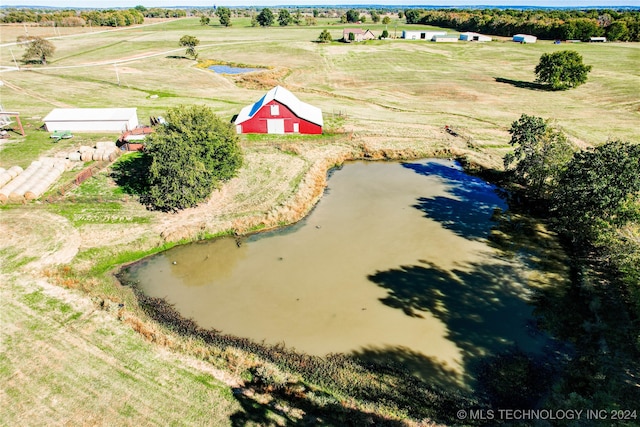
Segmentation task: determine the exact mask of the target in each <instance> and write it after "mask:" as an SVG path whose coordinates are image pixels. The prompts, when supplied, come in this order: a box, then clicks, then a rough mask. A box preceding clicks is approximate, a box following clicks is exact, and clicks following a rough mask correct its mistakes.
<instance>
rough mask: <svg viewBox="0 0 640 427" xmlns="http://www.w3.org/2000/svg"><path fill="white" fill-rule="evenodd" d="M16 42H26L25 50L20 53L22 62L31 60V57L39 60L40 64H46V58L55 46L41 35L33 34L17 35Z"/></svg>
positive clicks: (53, 50)
mask: <svg viewBox="0 0 640 427" xmlns="http://www.w3.org/2000/svg"><path fill="white" fill-rule="evenodd" d="M18 43H26V45H27V50H26V51H25V52H24V54H23V55H22V60H23V61H24V62H28V61H31V60H32V59H34V58H35V59H37V60H39V61H40V62H41V63H42V65H47V58H49V57H50V56H52V55H53V52H55V50H56V47H55V46H54V45H53V44H52V43H51V42H50V41H48V40H45V39H43V38H42V37H33V36H29V37H27V36H21V37H18Z"/></svg>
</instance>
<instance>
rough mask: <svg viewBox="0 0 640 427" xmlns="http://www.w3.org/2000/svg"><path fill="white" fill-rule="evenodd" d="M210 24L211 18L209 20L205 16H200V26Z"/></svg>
mask: <svg viewBox="0 0 640 427" xmlns="http://www.w3.org/2000/svg"><path fill="white" fill-rule="evenodd" d="M210 22H211V18H209V17H208V16H206V15H202V16H201V17H200V25H209V23H210Z"/></svg>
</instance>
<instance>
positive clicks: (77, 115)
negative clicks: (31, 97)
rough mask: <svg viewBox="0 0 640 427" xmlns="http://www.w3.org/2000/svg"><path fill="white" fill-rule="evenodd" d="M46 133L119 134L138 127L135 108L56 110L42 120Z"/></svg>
mask: <svg viewBox="0 0 640 427" xmlns="http://www.w3.org/2000/svg"><path fill="white" fill-rule="evenodd" d="M44 124H45V127H46V128H47V131H49V132H53V131H57V130H69V131H71V132H114V133H120V132H124V131H127V130H131V129H135V128H136V127H137V126H138V113H137V109H136V108H56V109H54V110H52V111H51V112H50V113H49V114H47V116H46V117H45V118H44Z"/></svg>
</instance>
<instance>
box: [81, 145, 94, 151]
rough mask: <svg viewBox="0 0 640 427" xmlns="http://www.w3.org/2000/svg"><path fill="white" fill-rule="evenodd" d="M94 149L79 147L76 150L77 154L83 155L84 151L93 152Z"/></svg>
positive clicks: (84, 146)
mask: <svg viewBox="0 0 640 427" xmlns="http://www.w3.org/2000/svg"><path fill="white" fill-rule="evenodd" d="M93 150H94V149H93V148H92V147H89V146H88V145H81V146H80V148H78V152H79V153H84V152H85V151H93Z"/></svg>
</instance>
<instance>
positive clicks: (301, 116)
mask: <svg viewBox="0 0 640 427" xmlns="http://www.w3.org/2000/svg"><path fill="white" fill-rule="evenodd" d="M234 123H235V125H236V132H237V133H273V134H285V133H302V134H321V133H322V125H323V121H322V110H320V109H319V108H318V107H314V106H313V105H310V104H307V103H304V102H302V101H300V100H299V99H298V98H296V96H295V95H294V94H293V93H291V92H289V91H288V90H287V89H285V88H283V87H282V86H276V87H274V88H273V89H271V90H270V91H269V92H267V93H266V94H265V95H264V96H263V97H262V98H260V100H258V101H257V102H256V103H255V104H252V105H247V106H246V107H244V108H243V109H242V110H241V111H240V114H238V117H236V119H235V121H234Z"/></svg>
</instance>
